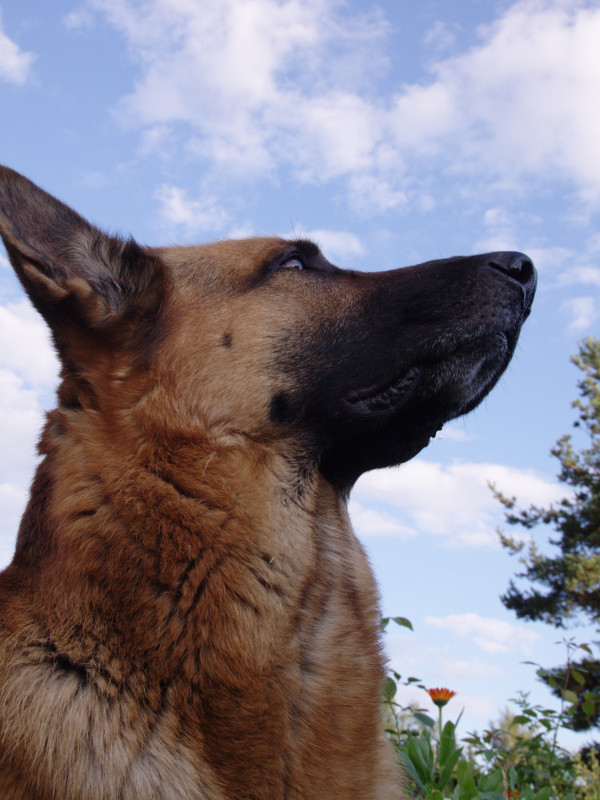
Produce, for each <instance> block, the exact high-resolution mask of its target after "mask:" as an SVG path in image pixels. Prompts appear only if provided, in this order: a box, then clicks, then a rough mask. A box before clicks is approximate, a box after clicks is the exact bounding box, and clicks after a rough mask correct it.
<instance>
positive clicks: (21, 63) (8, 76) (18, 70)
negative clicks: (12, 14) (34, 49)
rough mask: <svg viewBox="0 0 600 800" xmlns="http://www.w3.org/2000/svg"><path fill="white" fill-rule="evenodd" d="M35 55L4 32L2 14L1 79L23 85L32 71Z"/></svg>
mask: <svg viewBox="0 0 600 800" xmlns="http://www.w3.org/2000/svg"><path fill="white" fill-rule="evenodd" d="M34 59H35V56H34V54H33V53H27V52H25V51H23V50H21V49H20V48H19V46H18V45H17V44H16V43H15V42H13V40H12V39H9V37H8V36H7V35H6V33H5V32H4V29H3V26H2V17H1V16H0V79H1V80H5V81H8V83H16V84H17V85H22V84H24V83H26V81H27V79H28V78H29V75H30V72H31V66H32V64H33V61H34Z"/></svg>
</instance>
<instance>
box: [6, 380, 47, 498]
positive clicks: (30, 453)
mask: <svg viewBox="0 0 600 800" xmlns="http://www.w3.org/2000/svg"><path fill="white" fill-rule="evenodd" d="M42 422H43V411H42V408H41V406H40V403H39V401H38V397H37V394H36V393H35V392H34V391H32V390H31V389H27V388H26V387H25V386H24V385H23V382H22V381H21V380H20V379H19V378H18V377H17V376H16V375H15V374H14V373H13V372H11V371H9V370H6V369H1V368H0V441H1V442H2V456H3V457H2V459H1V460H0V482H6V483H13V484H15V485H18V486H22V487H24V486H26V485H27V483H28V481H29V480H30V478H31V474H32V472H33V468H34V466H35V463H36V460H37V458H36V452H35V445H36V442H37V440H38V437H39V434H40V429H41V427H42Z"/></svg>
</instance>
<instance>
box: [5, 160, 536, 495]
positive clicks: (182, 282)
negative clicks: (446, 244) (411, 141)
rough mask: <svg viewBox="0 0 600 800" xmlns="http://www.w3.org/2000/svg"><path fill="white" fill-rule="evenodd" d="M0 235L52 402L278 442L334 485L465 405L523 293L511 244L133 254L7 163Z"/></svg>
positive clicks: (507, 349) (492, 365)
mask: <svg viewBox="0 0 600 800" xmlns="http://www.w3.org/2000/svg"><path fill="white" fill-rule="evenodd" d="M0 233H1V234H2V236H3V238H4V241H5V245H6V248H7V251H8V254H9V256H10V258H11V261H12V263H13V265H14V267H15V269H16V271H17V274H18V275H19V277H20V279H21V281H22V283H23V285H24V286H25V289H26V290H27V292H28V294H29V296H30V297H31V299H32V301H33V303H34V304H35V306H36V307H37V308H38V310H39V311H40V313H41V314H42V315H43V316H44V317H45V319H46V320H47V322H48V324H49V326H50V328H51V330H52V333H53V337H54V341H55V344H56V348H57V351H58V353H59V355H60V357H61V359H62V362H63V374H62V377H63V384H62V387H61V390H60V391H59V401H60V403H61V404H62V405H63V406H64V407H65V408H70V409H71V410H72V412H73V413H74V414H77V413H82V412H85V411H86V409H87V410H89V409H93V411H94V413H95V414H102V412H103V409H105V408H109V407H110V409H111V413H112V414H114V411H115V408H121V409H123V410H125V409H127V408H131V407H132V406H134V405H135V404H139V403H140V398H141V397H142V396H143V397H144V398H145V400H144V408H146V409H147V413H148V414H152V420H153V422H152V424H153V425H154V426H155V427H156V426H157V425H163V426H165V428H166V427H169V429H171V431H172V432H174V433H177V435H178V436H183V437H186V436H189V437H191V438H193V437H198V436H207V437H209V438H210V437H215V438H218V437H229V439H230V440H231V438H232V437H240V438H248V439H252V440H254V441H257V442H266V443H271V444H273V445H276V443H277V442H279V441H285V442H287V443H290V442H293V443H294V447H292V448H287V449H288V450H289V452H294V454H295V455H294V457H296V458H297V457H298V453H299V452H301V453H302V454H303V459H304V465H303V469H307V462H310V463H311V464H312V465H313V466H315V467H318V468H320V469H321V471H322V472H323V474H324V475H325V477H326V478H328V479H329V480H330V481H331V482H332V483H333V485H334V486H335V487H336V488H338V489H340V490H342V491H345V490H347V489H348V488H349V487H350V486H351V485H352V484H353V482H354V481H355V480H356V478H357V477H358V476H359V475H360V474H361V473H362V472H364V471H366V470H369V469H373V468H375V467H382V466H388V465H391V464H397V463H400V462H403V461H406V460H408V459H409V458H412V457H413V456H414V455H415V454H416V453H418V452H419V450H421V449H422V448H423V447H424V446H425V445H426V444H427V443H428V442H429V440H430V438H431V437H432V436H434V435H435V433H436V432H437V431H438V430H439V429H440V428H441V426H442V425H443V423H444V422H446V421H447V420H449V419H452V418H453V417H457V416H459V415H461V414H464V413H466V412H467V411H469V410H471V409H472V408H474V407H475V406H476V405H477V404H478V403H479V402H480V401H481V399H482V398H483V397H484V396H485V395H486V394H487V393H488V392H489V390H490V389H491V388H492V386H493V385H494V384H495V383H496V381H497V380H498V378H499V377H500V375H501V374H502V372H503V371H504V369H505V368H506V366H507V364H508V362H509V361H510V358H511V356H512V354H513V352H514V349H515V345H516V342H517V339H518V336H519V332H520V329H521V325H522V323H523V321H524V320H525V318H526V317H527V316H528V314H529V311H530V308H531V303H532V300H533V295H534V291H535V280H536V279H535V270H534V268H533V265H532V263H531V261H530V260H529V259H528V258H527V257H526V256H523V255H522V254H519V253H491V254H487V255H483V256H471V257H468V258H451V259H446V260H439V261H432V262H428V263H425V264H419V265H417V266H413V267H407V268H403V269H397V270H392V271H388V272H371V273H360V272H355V271H347V270H342V269H339V268H337V267H335V266H333V265H332V264H330V263H329V262H328V261H327V260H326V259H325V258H324V256H323V255H322V254H321V252H320V251H319V249H318V248H317V247H316V246H315V245H314V244H313V243H311V242H307V241H286V240H283V239H279V238H257V239H247V240H242V241H226V242H219V243H216V244H212V245H205V246H199V247H181V248H164V249H162V248H154V249H150V248H141V247H139V246H138V245H137V244H136V243H135V242H133V241H128V242H124V241H122V240H120V239H116V238H113V237H109V236H106V235H104V234H103V233H101V232H100V231H98V230H97V229H96V228H94V227H93V226H91V225H90V224H89V223H87V222H86V221H85V220H83V219H82V218H81V217H79V216H78V215H77V214H76V213H75V212H73V211H72V210H71V209H69V208H68V207H66V206H64V205H63V204H62V203H60V202H59V201H57V200H55V199H54V198H52V197H50V196H49V195H47V194H46V193H45V192H43V191H42V190H40V189H39V188H37V187H36V186H34V185H33V184H32V183H30V182H29V181H28V180H26V179H25V178H23V177H22V176H20V175H18V174H16V173H14V172H12V171H11V170H7V169H3V170H1V171H0ZM150 409H151V410H150ZM142 427H143V424H142Z"/></svg>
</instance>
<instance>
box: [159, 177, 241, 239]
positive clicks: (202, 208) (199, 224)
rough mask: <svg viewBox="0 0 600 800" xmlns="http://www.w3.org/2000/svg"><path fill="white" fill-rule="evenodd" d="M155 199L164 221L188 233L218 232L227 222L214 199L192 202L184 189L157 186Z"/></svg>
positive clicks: (199, 199) (207, 197) (164, 185)
mask: <svg viewBox="0 0 600 800" xmlns="http://www.w3.org/2000/svg"><path fill="white" fill-rule="evenodd" d="M155 197H156V199H157V200H158V201H159V202H160V204H161V214H162V216H163V218H164V220H165V221H166V222H167V223H169V224H170V225H177V226H178V225H181V226H183V227H185V228H186V230H187V231H188V233H192V232H201V231H219V230H222V229H223V228H224V227H225V225H226V224H227V222H228V221H229V214H228V213H227V212H226V211H225V209H224V208H222V207H221V205H220V204H219V202H218V200H217V199H216V198H215V197H211V196H206V197H201V198H198V199H196V200H193V199H192V198H190V197H188V195H187V192H186V191H185V190H184V189H180V188H178V187H177V186H171V185H169V184H163V185H162V186H159V188H158V189H157V190H156V193H155Z"/></svg>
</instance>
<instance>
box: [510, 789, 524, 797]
mask: <svg viewBox="0 0 600 800" xmlns="http://www.w3.org/2000/svg"><path fill="white" fill-rule="evenodd" d="M508 796H509V797H521V792H520V791H519V790H518V789H509V790H508Z"/></svg>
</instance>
